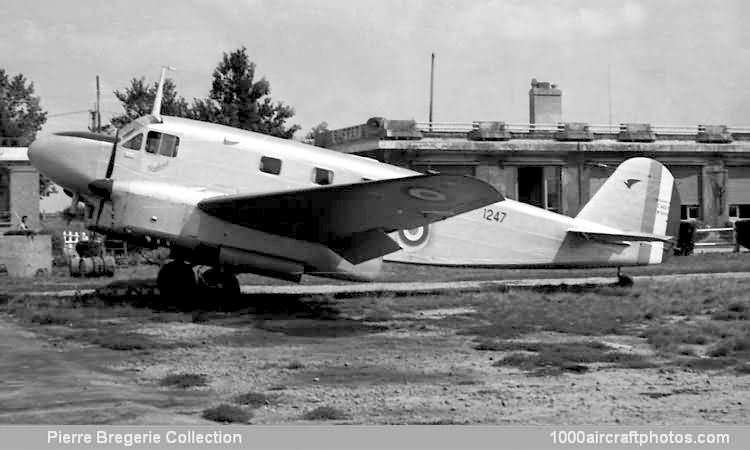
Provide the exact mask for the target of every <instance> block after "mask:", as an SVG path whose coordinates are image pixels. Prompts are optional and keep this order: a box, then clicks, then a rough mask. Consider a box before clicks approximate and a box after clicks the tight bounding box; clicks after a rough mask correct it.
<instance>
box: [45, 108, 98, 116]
mask: <svg viewBox="0 0 750 450" xmlns="http://www.w3.org/2000/svg"><path fill="white" fill-rule="evenodd" d="M88 112H89V110H88V109H83V110H81V111H69V112H64V113H56V114H47V117H60V116H72V115H73V114H83V113H88Z"/></svg>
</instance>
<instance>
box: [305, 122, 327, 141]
mask: <svg viewBox="0 0 750 450" xmlns="http://www.w3.org/2000/svg"><path fill="white" fill-rule="evenodd" d="M326 133H328V122H320V123H319V124H317V125H315V126H314V127H312V129H311V130H310V132H309V133H307V134H306V135H305V140H307V141H310V143H312V144H313V145H315V141H317V140H318V139H319V136H323V135H324V134H326Z"/></svg>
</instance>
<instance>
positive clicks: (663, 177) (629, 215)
mask: <svg viewBox="0 0 750 450" xmlns="http://www.w3.org/2000/svg"><path fill="white" fill-rule="evenodd" d="M576 218H577V219H584V220H588V221H590V222H594V223H598V224H601V225H605V226H608V227H612V228H616V229H618V230H622V231H625V232H637V233H648V234H653V235H659V236H672V237H676V236H677V234H678V232H679V225H680V223H679V222H680V195H679V193H678V192H677V186H676V184H675V181H674V177H673V176H672V174H671V173H670V172H669V170H668V169H667V168H666V167H664V166H663V165H662V164H661V163H660V162H658V161H656V160H653V159H649V158H632V159H628V160H627V161H625V162H623V163H622V164H620V166H619V167H618V168H617V170H615V172H614V173H613V174H612V175H611V176H610V177H609V179H607V181H605V182H604V184H603V185H602V187H601V188H600V189H599V190H598V191H597V192H596V194H595V195H594V196H593V197H592V198H591V200H589V202H588V203H586V205H585V206H584V207H583V209H582V210H581V212H580V213H578V216H576Z"/></svg>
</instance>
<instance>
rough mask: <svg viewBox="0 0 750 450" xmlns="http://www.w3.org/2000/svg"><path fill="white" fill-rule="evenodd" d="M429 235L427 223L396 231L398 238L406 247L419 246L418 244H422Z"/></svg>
mask: <svg viewBox="0 0 750 450" xmlns="http://www.w3.org/2000/svg"><path fill="white" fill-rule="evenodd" d="M429 236H430V229H429V228H428V226H427V225H424V226H421V227H417V228H412V229H410V230H401V231H399V232H398V237H399V240H401V242H403V243H404V244H405V245H406V246H408V247H419V246H420V245H423V244H424V243H425V242H427V238H428V237H429Z"/></svg>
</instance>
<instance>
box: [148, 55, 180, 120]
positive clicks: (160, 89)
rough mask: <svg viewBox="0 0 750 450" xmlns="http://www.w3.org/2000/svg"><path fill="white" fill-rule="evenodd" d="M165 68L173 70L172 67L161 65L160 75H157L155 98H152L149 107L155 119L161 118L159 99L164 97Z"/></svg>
mask: <svg viewBox="0 0 750 450" xmlns="http://www.w3.org/2000/svg"><path fill="white" fill-rule="evenodd" d="M167 70H175V68H174V67H170V66H162V68H161V77H159V84H158V85H157V87H156V98H154V106H153V107H152V108H151V115H152V116H154V117H155V118H156V119H157V120H161V101H162V98H163V97H164V80H165V78H166V76H167Z"/></svg>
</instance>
